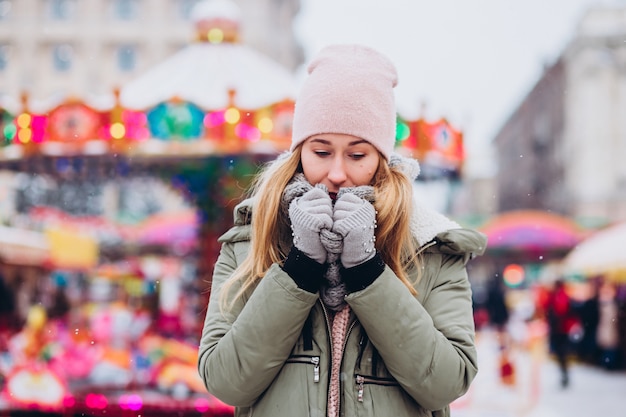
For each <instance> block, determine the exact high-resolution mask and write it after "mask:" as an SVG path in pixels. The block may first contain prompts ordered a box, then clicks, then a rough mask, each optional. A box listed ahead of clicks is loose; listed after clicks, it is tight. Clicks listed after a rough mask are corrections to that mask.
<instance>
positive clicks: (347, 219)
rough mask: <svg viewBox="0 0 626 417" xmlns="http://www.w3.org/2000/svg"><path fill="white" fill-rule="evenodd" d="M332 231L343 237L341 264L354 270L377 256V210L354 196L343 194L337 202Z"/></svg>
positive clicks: (367, 202)
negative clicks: (375, 243)
mask: <svg viewBox="0 0 626 417" xmlns="http://www.w3.org/2000/svg"><path fill="white" fill-rule="evenodd" d="M333 220H334V224H333V228H332V231H333V232H335V233H338V234H340V235H341V236H342V237H343V252H342V253H341V263H342V265H343V266H344V267H345V268H352V267H353V266H357V265H360V264H362V263H363V262H366V261H368V260H370V259H372V258H373V257H374V255H375V254H376V247H375V245H374V242H375V241H376V237H375V236H374V230H375V229H376V209H374V206H373V205H372V204H371V203H370V202H369V201H366V200H364V199H362V198H360V197H357V196H356V195H354V194H350V193H346V194H343V195H342V196H341V197H339V199H337V201H336V202H335V211H334V213H333Z"/></svg>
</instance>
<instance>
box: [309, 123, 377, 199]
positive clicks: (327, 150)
mask: <svg viewBox="0 0 626 417" xmlns="http://www.w3.org/2000/svg"><path fill="white" fill-rule="evenodd" d="M379 161H380V154H379V153H378V150H377V149H376V148H375V147H374V146H373V145H371V144H370V143H369V142H367V141H365V140H363V139H361V138H359V137H356V136H351V135H341V134H334V133H333V134H322V135H315V136H312V137H310V138H308V139H307V140H306V141H304V143H303V144H302V156H301V162H302V169H303V171H304V176H305V178H306V179H307V181H308V182H310V183H311V184H313V185H315V184H324V185H325V186H326V187H328V191H329V193H330V195H331V196H332V197H334V196H335V195H336V194H337V192H338V191H339V189H340V188H343V187H356V186H359V185H370V184H371V183H372V179H373V178H374V174H375V173H376V170H377V169H378V163H379Z"/></svg>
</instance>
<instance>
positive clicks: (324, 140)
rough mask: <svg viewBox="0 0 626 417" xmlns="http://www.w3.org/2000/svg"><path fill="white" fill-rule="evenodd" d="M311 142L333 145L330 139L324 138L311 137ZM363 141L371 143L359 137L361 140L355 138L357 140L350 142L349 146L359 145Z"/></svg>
mask: <svg viewBox="0 0 626 417" xmlns="http://www.w3.org/2000/svg"><path fill="white" fill-rule="evenodd" d="M311 142H319V143H321V144H323V145H331V143H330V141H329V140H326V139H322V138H313V139H311ZM361 143H369V142H368V141H366V140H365V139H359V140H355V141H352V142H349V143H348V146H354V145H358V144H361Z"/></svg>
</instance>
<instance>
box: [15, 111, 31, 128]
mask: <svg viewBox="0 0 626 417" xmlns="http://www.w3.org/2000/svg"><path fill="white" fill-rule="evenodd" d="M32 121H33V118H32V116H31V115H30V114H28V113H22V114H20V115H19V116H17V126H18V127H19V128H20V129H26V128H28V127H30V123H31V122H32Z"/></svg>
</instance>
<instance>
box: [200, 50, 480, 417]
mask: <svg viewBox="0 0 626 417" xmlns="http://www.w3.org/2000/svg"><path fill="white" fill-rule="evenodd" d="M308 72H309V76H308V78H307V80H306V81H305V83H304V85H303V87H302V90H301V93H300V96H299V97H298V100H297V102H296V108H295V114H294V122H293V136H292V145H291V149H290V152H288V153H287V154H285V155H282V156H281V157H279V158H278V159H277V160H276V161H275V162H274V163H272V164H271V165H269V167H268V168H267V169H266V170H265V171H264V172H263V173H262V175H260V176H259V177H258V181H257V183H256V185H255V187H254V191H253V192H252V197H251V198H249V199H247V200H245V201H243V202H242V203H241V204H239V206H238V207H237V208H236V209H235V226H234V227H233V228H232V229H231V230H230V231H228V232H227V233H226V234H224V235H223V236H222V237H221V238H220V241H221V242H222V250H221V253H220V256H219V259H218V261H217V263H216V265H215V269H214V275H213V283H212V289H211V297H210V300H209V306H208V311H207V315H206V320H205V324H204V330H203V334H202V339H201V343H200V349H199V372H200V375H201V377H202V378H203V380H204V382H205V384H206V387H207V389H208V391H209V392H210V393H211V394H213V395H215V396H216V397H217V398H219V399H221V400H222V401H224V402H226V403H228V404H231V405H234V406H236V407H237V408H236V415H237V416H250V415H251V416H272V417H276V416H289V417H293V416H319V417H322V416H332V417H334V416H339V415H343V416H357V415H359V416H374V415H377V416H384V415H393V416H409V415H410V416H443V415H448V414H449V407H448V406H449V404H450V403H451V402H452V401H453V400H455V399H456V398H458V397H460V396H461V395H463V394H464V393H465V392H466V391H467V389H468V388H469V385H470V383H471V381H472V380H473V378H474V376H475V375H476V372H477V368H476V351H475V346H474V324H473V318H472V307H471V305H472V304H471V303H472V302H471V289H470V284H469V281H468V278H467V272H466V269H465V264H466V262H467V261H468V260H469V259H470V258H471V257H472V256H473V255H475V254H480V253H482V252H483V251H484V249H485V238H484V236H483V235H481V234H479V233H477V232H474V231H471V230H465V229H461V228H460V227H459V226H458V225H457V224H456V223H454V222H452V221H450V220H448V219H447V218H445V217H444V216H442V215H440V214H437V213H434V212H432V211H429V210H426V209H424V208H419V207H414V201H413V196H412V190H413V187H412V181H413V180H414V178H415V177H416V176H417V174H418V172H419V166H418V165H417V162H416V161H414V160H410V159H406V158H401V157H398V156H397V155H394V154H393V147H394V141H395V124H396V109H395V106H394V95H393V88H394V87H395V85H396V82H397V75H396V70H395V68H394V66H393V64H392V63H391V62H390V61H389V60H388V59H387V58H386V57H384V56H382V55H381V54H380V53H378V52H376V51H375V50H373V49H371V48H368V47H363V46H359V45H334V46H329V47H327V48H325V49H323V50H322V51H321V52H320V53H319V55H318V56H317V58H316V59H314V60H313V62H312V63H311V64H310V66H309V68H308Z"/></svg>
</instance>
